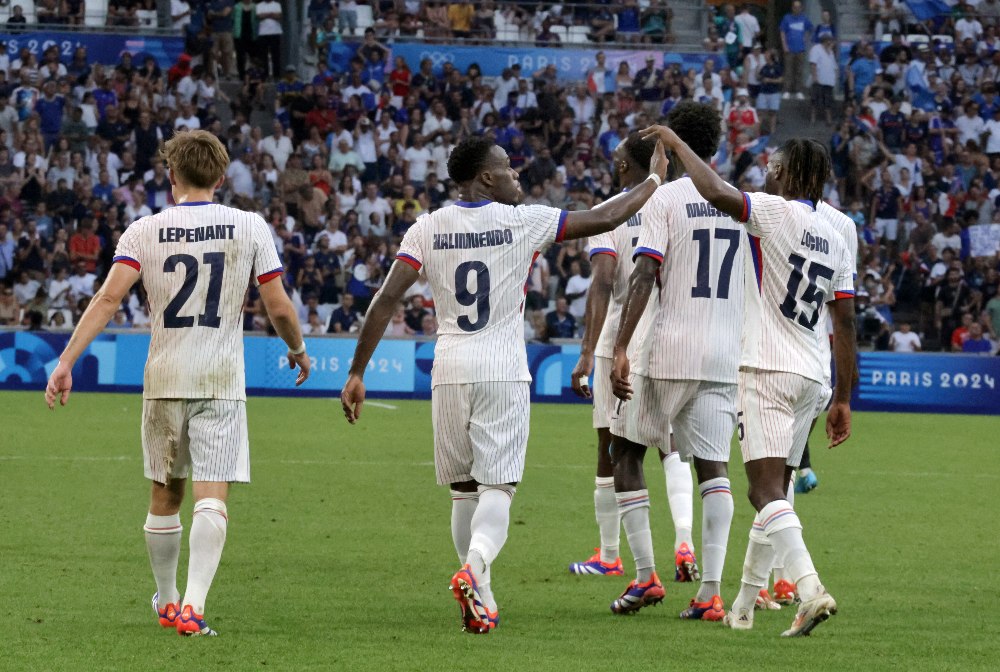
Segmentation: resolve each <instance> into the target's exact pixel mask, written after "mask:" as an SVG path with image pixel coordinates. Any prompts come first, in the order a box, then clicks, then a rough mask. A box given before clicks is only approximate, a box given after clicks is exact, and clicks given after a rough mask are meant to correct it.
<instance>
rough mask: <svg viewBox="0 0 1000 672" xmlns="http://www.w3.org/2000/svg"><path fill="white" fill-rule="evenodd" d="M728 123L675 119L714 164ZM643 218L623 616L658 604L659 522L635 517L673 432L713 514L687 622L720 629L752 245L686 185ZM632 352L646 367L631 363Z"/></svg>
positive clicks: (621, 416) (633, 321)
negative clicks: (655, 296) (655, 453)
mask: <svg viewBox="0 0 1000 672" xmlns="http://www.w3.org/2000/svg"><path fill="white" fill-rule="evenodd" d="M721 121H722V120H721V119H720V118H719V113H718V112H717V111H716V110H715V109H714V108H712V107H710V106H708V105H702V104H700V103H695V102H682V103H679V104H677V105H676V106H675V107H674V108H673V109H671V111H670V114H669V115H668V117H667V123H668V125H669V126H670V128H671V129H673V131H674V133H676V134H677V135H678V136H679V137H680V138H682V139H683V140H685V141H686V143H687V145H688V146H690V147H691V149H692V151H693V152H694V153H695V154H696V155H697V156H698V157H699V159H700V160H703V161H707V160H709V159H710V158H711V157H712V156H713V155H714V154H715V152H716V150H717V149H718V146H719V134H720V128H721ZM685 166H686V164H683V163H678V162H677V161H675V162H674V163H673V165H672V166H671V170H672V172H673V173H674V174H678V173H682V172H683V171H684V168H685ZM643 212H644V214H645V217H644V219H643V225H642V231H641V233H640V234H639V241H638V245H637V247H636V250H635V254H636V262H635V270H634V271H633V272H632V277H631V278H630V280H629V289H628V296H627V298H626V299H625V305H624V307H623V309H622V318H621V328H620V329H619V330H618V336H617V339H616V341H615V348H614V363H613V365H612V370H611V378H612V381H613V385H614V388H615V394H616V396H618V397H619V399H621V400H622V401H621V402H620V403H619V404H618V406H617V408H616V412H615V414H614V416H613V417H612V421H611V433H612V434H613V435H614V439H613V445H614V455H615V490H616V493H617V496H618V498H619V500H620V501H623V502H627V503H629V507H630V508H629V509H628V510H623V512H622V513H623V520H624V521H625V524H626V533H627V534H628V540H629V546H630V547H631V548H632V553H633V555H634V556H635V558H636V566H637V569H638V572H639V576H638V577H637V578H636V580H635V581H634V582H633V583H632V585H630V586H629V588H628V589H627V590H626V591H625V593H624V594H623V595H622V596H621V597H620V598H619V599H618V600H617V601H616V602H615V604H614V605H612V609H613V610H614V609H616V606H617V607H618V609H619V610H622V611H628V610H629V608H630V607H635V608H638V607H639V606H642V605H643V604H644V603H645V602H646V601H647V599H648V598H647V593H648V589H645V588H644V586H645V585H646V584H645V583H644V582H646V583H648V582H649V576H650V573H651V572H652V566H653V542H652V537H651V535H650V534H649V526H648V521H642V522H643V524H641V525H639V526H638V529H636V530H629V528H628V522H629V518H627V517H625V516H631V517H633V518H639V517H645V516H648V513H647V511H646V510H645V508H646V507H648V504H645V503H644V502H648V499H649V493H648V491H647V490H646V484H645V481H644V480H643V477H642V453H643V452H644V450H643V449H642V446H645V445H655V444H658V443H660V442H662V441H664V440H666V437H667V436H668V435H669V432H670V430H671V427H672V428H673V431H674V432H675V436H676V437H677V446H678V448H679V450H680V451H681V453H683V454H684V456H685V458H686V459H691V458H693V461H694V465H695V471H696V472H697V474H698V489H699V492H700V493H701V497H702V502H703V506H702V570H703V574H702V584H701V587H700V588H699V590H698V593H697V595H696V596H695V597H694V599H692V600H691V604H690V606H689V608H688V609H685V610H684V611H683V612H681V615H680V616H681V618H685V619H694V620H706V621H720V620H722V618H723V617H724V616H725V615H726V612H725V608H724V604H723V601H722V597H721V595H720V592H721V591H720V587H721V582H722V568H723V566H724V565H725V561H726V547H727V545H728V541H729V527H730V525H731V523H732V518H733V496H732V491H731V488H730V485H729V472H728V469H727V464H728V462H729V443H730V441H731V440H732V437H733V431H734V430H735V428H736V394H737V390H736V375H737V369H738V368H739V333H740V324H741V323H742V319H743V286H742V280H743V255H742V254H741V251H740V248H741V247H742V246H745V245H746V244H747V243H746V241H745V240H743V239H744V238H745V236H744V234H743V231H742V230H741V227H740V225H739V224H737V223H736V222H734V221H733V220H732V218H731V217H730V216H729V215H727V214H725V213H723V212H720V211H718V210H717V209H716V208H715V207H714V206H712V205H711V204H709V203H707V202H706V201H705V199H704V197H702V195H701V194H699V193H698V190H697V189H696V188H695V186H694V184H693V182H692V181H691V178H689V177H687V176H686V175H685V176H682V177H679V178H677V179H674V180H672V181H671V182H670V184H668V185H666V186H664V187H663V188H662V189H659V190H657V192H656V194H654V195H653V198H651V199H650V200H649V202H648V203H647V204H646V205H645V207H644V210H643ZM657 281H658V282H659V285H660V287H661V289H660V291H659V304H658V306H657V309H656V313H655V318H654V319H653V321H652V323H651V324H648V325H646V326H645V327H644V326H643V325H641V324H640V320H641V319H642V316H643V314H644V312H645V306H646V304H647V302H648V301H649V297H650V295H651V294H652V293H653V287H654V285H656V284H657ZM633 336H634V337H633ZM632 343H635V347H634V350H635V351H636V353H637V354H636V355H635V356H630V353H629V346H630V345H631V344H632ZM630 374H631V375H630ZM644 572H645V576H644ZM652 576H654V577H655V574H652Z"/></svg>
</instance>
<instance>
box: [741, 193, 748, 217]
mask: <svg viewBox="0 0 1000 672" xmlns="http://www.w3.org/2000/svg"><path fill="white" fill-rule="evenodd" d="M740 196H742V197H743V212H741V213H740V222H741V223H743V224H746V223H747V222H749V221H750V196H749V195H748V194H747V192H745V191H741V192H740Z"/></svg>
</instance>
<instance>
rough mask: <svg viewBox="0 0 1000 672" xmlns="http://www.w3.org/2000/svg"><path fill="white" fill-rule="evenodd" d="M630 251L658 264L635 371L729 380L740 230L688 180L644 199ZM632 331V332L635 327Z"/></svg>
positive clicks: (737, 316) (734, 352)
mask: <svg viewBox="0 0 1000 672" xmlns="http://www.w3.org/2000/svg"><path fill="white" fill-rule="evenodd" d="M646 206H647V207H648V208H649V214H648V215H647V217H646V218H645V219H644V220H643V226H642V232H641V234H640V235H639V245H638V247H637V248H636V254H645V255H648V256H650V257H652V258H653V259H656V260H657V261H660V262H661V263H662V265H661V266H660V286H661V289H660V302H659V306H658V307H657V310H656V317H655V319H654V320H653V321H652V324H651V325H650V327H649V328H648V329H647V330H646V332H645V333H644V334H642V335H641V338H642V341H643V342H642V343H641V345H640V352H643V353H646V361H645V362H642V361H639V362H637V363H636V367H635V371H636V372H637V373H641V374H643V375H646V376H648V377H650V378H658V379H666V380H707V381H712V382H718V383H735V382H736V374H737V371H738V370H739V359H740V356H739V343H740V325H741V324H742V322H743V302H744V298H743V284H742V283H743V267H744V263H743V258H744V257H743V252H742V251H741V250H740V248H741V247H744V248H745V247H747V245H748V243H747V240H746V234H745V233H744V231H743V227H741V226H740V225H739V224H738V223H736V222H734V221H733V219H732V218H731V217H730V216H729V215H726V214H724V213H722V212H719V211H718V210H716V209H715V208H714V207H713V206H712V205H711V204H710V203H708V202H707V201H706V200H705V198H704V197H703V196H702V195H701V194H699V193H698V190H697V189H696V188H695V186H694V183H693V182H692V181H691V178H689V177H682V178H680V179H678V180H675V181H673V182H671V183H670V184H667V185H666V186H663V187H661V188H660V189H657V190H656V193H655V194H653V197H652V198H650V199H649V202H648V203H647V204H646ZM637 333H638V332H637Z"/></svg>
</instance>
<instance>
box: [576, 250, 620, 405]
mask: <svg viewBox="0 0 1000 672" xmlns="http://www.w3.org/2000/svg"><path fill="white" fill-rule="evenodd" d="M590 264H591V272H592V275H593V278H594V279H593V281H592V282H591V284H590V293H589V294H588V295H587V312H586V316H585V320H584V324H583V342H582V343H581V344H580V359H579V360H577V362H576V366H575V367H574V368H573V373H572V374H571V376H572V384H573V391H574V392H575V393H576V394H577V396H579V397H583V398H585V399H590V398H591V393H590V385H589V383H588V378H589V377H590V374H591V373H592V372H593V370H594V349H595V348H596V347H597V339H598V338H600V336H601V330H602V329H603V328H604V321H605V319H606V318H607V316H608V304H609V303H610V302H611V288H612V286H613V284H614V278H615V267H616V266H617V265H618V260H617V259H616V258H615V257H613V256H612V255H610V254H595V255H594V256H593V258H592V259H591V261H590Z"/></svg>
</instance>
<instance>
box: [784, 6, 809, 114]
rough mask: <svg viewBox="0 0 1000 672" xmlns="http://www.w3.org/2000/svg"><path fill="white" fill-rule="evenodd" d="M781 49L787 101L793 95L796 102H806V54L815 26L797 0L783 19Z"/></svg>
mask: <svg viewBox="0 0 1000 672" xmlns="http://www.w3.org/2000/svg"><path fill="white" fill-rule="evenodd" d="M780 28H781V48H782V51H784V54H785V73H786V77H785V93H784V95H783V96H782V97H783V98H785V99H786V100H787V99H789V98H791V97H792V96H793V95H794V96H795V98H796V100H805V99H806V95H805V93H804V92H803V91H804V86H805V74H806V52H807V51H808V49H809V41H810V38H811V37H812V32H813V24H812V23H811V22H810V21H809V19H808V18H806V15H805V14H803V13H802V3H801V2H800V0H795V2H793V3H792V11H791V12H789V13H788V14H785V16H784V18H783V19H781V26H780Z"/></svg>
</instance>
